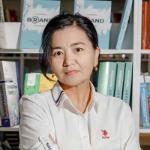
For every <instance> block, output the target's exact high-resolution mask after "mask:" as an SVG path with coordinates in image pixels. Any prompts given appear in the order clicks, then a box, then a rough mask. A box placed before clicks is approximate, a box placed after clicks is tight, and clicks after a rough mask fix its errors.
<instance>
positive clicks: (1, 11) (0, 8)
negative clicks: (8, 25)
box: [0, 0, 5, 22]
mask: <svg viewBox="0 0 150 150" xmlns="http://www.w3.org/2000/svg"><path fill="white" fill-rule="evenodd" d="M4 21H5V18H4V9H3V1H2V0H0V22H4Z"/></svg>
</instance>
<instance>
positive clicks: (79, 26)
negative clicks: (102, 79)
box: [20, 14, 139, 150]
mask: <svg viewBox="0 0 150 150" xmlns="http://www.w3.org/2000/svg"><path fill="white" fill-rule="evenodd" d="M42 49H43V55H42V61H41V69H42V72H43V74H44V75H46V73H47V71H48V70H49V67H50V68H51V71H52V72H53V73H54V74H55V75H56V76H57V78H58V82H57V83H56V84H55V86H54V88H53V89H52V90H49V91H47V92H44V93H39V94H34V95H31V96H23V97H22V100H21V107H20V111H21V120H20V148H21V150H48V149H51V150H138V149H139V143H138V136H137V134H138V133H137V131H136V129H135V123H134V119H133V115H132V113H131V110H130V108H129V106H128V105H127V104H125V103H124V102H123V101H121V100H118V99H116V98H113V97H107V96H104V95H101V94H100V93H97V92H96V91H95V89H94V86H93V85H92V83H91V82H90V77H91V74H92V72H93V70H96V68H97V65H98V56H99V48H98V39H97V33H96V30H95V28H94V26H93V24H92V23H91V21H90V20H89V19H88V18H86V17H83V16H81V15H77V14H76V15H72V14H62V15H58V16H56V17H54V18H53V19H51V20H50V22H49V23H48V24H47V26H46V28H45V30H44V32H43V37H42Z"/></svg>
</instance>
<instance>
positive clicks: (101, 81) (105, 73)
mask: <svg viewBox="0 0 150 150" xmlns="http://www.w3.org/2000/svg"><path fill="white" fill-rule="evenodd" d="M109 67H110V62H100V65H99V71H98V83H97V91H98V92H100V93H102V94H104V95H107V89H108V88H107V87H108V79H109Z"/></svg>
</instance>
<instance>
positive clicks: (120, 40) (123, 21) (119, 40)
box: [116, 0, 133, 49]
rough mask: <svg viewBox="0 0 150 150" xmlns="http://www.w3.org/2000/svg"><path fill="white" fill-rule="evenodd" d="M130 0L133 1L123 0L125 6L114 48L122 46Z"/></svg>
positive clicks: (130, 5) (129, 11) (129, 10)
mask: <svg viewBox="0 0 150 150" xmlns="http://www.w3.org/2000/svg"><path fill="white" fill-rule="evenodd" d="M132 2H133V0H126V2H125V7H124V10H123V15H122V18H121V23H120V31H119V34H118V38H117V43H116V49H121V48H122V43H123V40H124V36H125V32H126V29H127V25H128V20H129V16H130V13H131V8H132Z"/></svg>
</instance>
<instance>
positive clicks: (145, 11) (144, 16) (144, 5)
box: [141, 1, 148, 49]
mask: <svg viewBox="0 0 150 150" xmlns="http://www.w3.org/2000/svg"><path fill="white" fill-rule="evenodd" d="M147 16H148V1H143V2H142V36H141V38H142V39H141V44H142V45H141V48H142V49H146V48H147V44H146V41H147V32H148V31H147V25H148V24H147V21H148V20H147V19H148V17H147Z"/></svg>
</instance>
